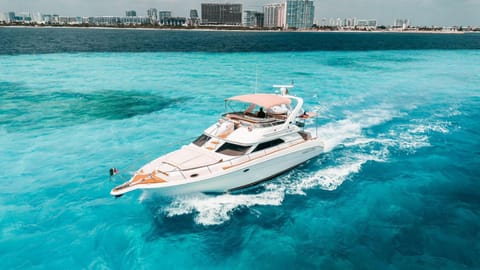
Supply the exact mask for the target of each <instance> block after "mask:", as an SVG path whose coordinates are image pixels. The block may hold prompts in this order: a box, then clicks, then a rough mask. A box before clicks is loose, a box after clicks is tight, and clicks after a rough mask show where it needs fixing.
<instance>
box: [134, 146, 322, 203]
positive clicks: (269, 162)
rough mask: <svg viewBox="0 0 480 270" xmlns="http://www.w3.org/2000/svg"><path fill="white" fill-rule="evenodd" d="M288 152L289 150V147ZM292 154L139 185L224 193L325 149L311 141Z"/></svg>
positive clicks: (162, 191)
mask: <svg viewBox="0 0 480 270" xmlns="http://www.w3.org/2000/svg"><path fill="white" fill-rule="evenodd" d="M286 151H287V150H286ZM288 152H289V153H285V152H284V151H280V152H278V153H274V154H272V155H267V156H265V157H262V158H259V159H257V160H253V161H249V162H246V163H244V164H242V165H238V166H235V167H233V168H229V169H226V170H225V171H224V173H218V174H216V175H212V176H211V177H209V178H207V179H202V180H200V179H199V180H196V181H185V182H183V183H178V184H175V185H170V186H158V187H155V186H153V185H147V186H145V187H141V186H137V189H142V190H144V191H146V192H147V193H152V194H154V195H161V196H173V195H180V194H187V193H198V192H205V193H224V192H229V191H233V190H237V189H241V188H245V187H248V186H252V185H255V184H257V183H259V182H262V181H264V180H268V179H270V178H272V177H274V176H276V175H279V174H281V173H283V172H285V171H287V170H289V169H291V168H293V167H295V166H297V165H299V164H301V163H303V162H305V161H307V160H310V159H312V158H314V157H316V156H318V155H319V154H321V153H322V152H323V146H322V145H321V144H318V142H316V141H315V140H314V141H311V142H307V143H305V144H304V145H302V146H301V147H298V148H296V149H289V150H288Z"/></svg>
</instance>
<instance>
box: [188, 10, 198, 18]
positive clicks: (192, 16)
mask: <svg viewBox="0 0 480 270" xmlns="http://www.w3.org/2000/svg"><path fill="white" fill-rule="evenodd" d="M190 18H191V19H197V18H198V11H197V10H196V9H190Z"/></svg>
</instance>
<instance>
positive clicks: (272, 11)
mask: <svg viewBox="0 0 480 270" xmlns="http://www.w3.org/2000/svg"><path fill="white" fill-rule="evenodd" d="M285 12H286V9H285V3H279V4H268V5H265V6H264V7H263V16H264V23H263V26H264V27H267V28H285V18H286V17H285V16H286V14H285Z"/></svg>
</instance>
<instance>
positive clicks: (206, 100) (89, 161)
mask: <svg viewBox="0 0 480 270" xmlns="http://www.w3.org/2000/svg"><path fill="white" fill-rule="evenodd" d="M352 42H353V43H352ZM362 44H363V45H362ZM382 44H383V45H384V46H383V45H382ZM382 46H383V47H382ZM479 63H480V35H479V34H464V35H461V34H455V35H449V34H436V35H429V34H383V33H377V34H374V33H249V32H216V31H212V32H194V31H144V30H101V29H100V30H94V29H19V28H0V176H1V177H0V183H1V188H0V269H168V268H170V269H479V268H480V256H479V255H480V136H479V135H480V64H479ZM292 80H293V81H294V82H295V85H296V86H295V88H294V89H293V90H292V93H293V94H294V95H298V96H301V97H304V98H305V101H306V107H307V109H308V110H309V111H316V112H318V114H319V120H318V130H315V125H313V124H312V125H311V126H310V127H309V129H310V130H312V132H318V135H319V136H320V137H321V138H323V139H324V141H325V146H326V149H325V153H323V154H322V155H320V156H319V157H318V158H316V159H313V160H311V161H309V162H307V163H305V164H303V165H301V166H299V167H296V168H295V169H293V170H291V171H289V172H287V173H285V174H283V175H281V176H278V177H276V178H274V179H272V180H271V181H269V182H265V183H263V184H261V185H259V186H257V187H255V188H252V189H249V190H246V191H243V192H240V193H235V194H223V195H205V194H191V195H185V196H178V197H173V198H151V197H149V196H146V195H144V194H142V192H140V191H138V192H133V193H129V194H127V195H125V196H123V197H121V198H117V199H115V198H113V197H111V196H110V195H109V192H110V190H111V189H112V188H113V187H114V186H116V185H118V184H120V183H122V182H123V181H124V180H127V179H128V177H129V176H130V175H131V174H132V173H133V172H134V171H135V170H137V169H138V168H139V167H141V166H142V165H143V164H145V163H146V162H148V161H150V160H152V159H154V158H155V157H157V156H159V155H162V154H165V153H167V152H169V151H172V150H175V149H176V148H178V147H180V146H181V145H183V144H188V143H189V142H190V141H191V140H192V139H193V138H195V137H197V136H198V135H199V134H201V132H202V131H203V130H204V129H205V128H206V127H208V126H209V125H210V124H212V123H214V122H215V121H216V120H217V118H218V117H219V115H220V114H221V113H223V112H224V110H225V108H224V104H223V100H224V98H226V97H229V96H232V95H238V94H244V93H251V92H254V91H255V89H257V92H272V91H273V89H272V88H271V86H272V85H273V84H285V83H290V82H291V81H292ZM256 81H258V83H256ZM111 167H116V168H118V169H119V170H120V175H118V176H116V177H115V178H113V179H110V178H109V175H108V170H109V169H110V168H111Z"/></svg>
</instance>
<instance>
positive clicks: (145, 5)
mask: <svg viewBox="0 0 480 270" xmlns="http://www.w3.org/2000/svg"><path fill="white" fill-rule="evenodd" d="M225 2H229V3H241V4H242V5H243V10H258V11H262V8H263V6H264V5H265V4H269V3H279V2H282V1H275V0H260V1H252V0H242V1H200V0H185V1H182V2H181V3H179V2H178V1H174V0H139V1H135V2H134V3H132V1H126V0H117V1H113V0H104V1H101V2H99V1H93V0H83V1H79V0H36V1H33V0H26V1H21V2H20V1H15V2H13V1H8V0H0V12H8V11H15V12H40V13H55V14H60V15H62V16H115V15H122V14H124V13H125V11H126V10H136V11H137V15H139V16H145V15H146V13H147V10H148V9H149V8H156V9H158V10H170V11H172V13H173V15H174V16H183V17H188V16H189V13H190V9H197V10H200V4H201V3H225ZM314 2H315V20H316V21H317V22H319V23H320V22H321V21H322V19H324V18H326V19H330V18H350V17H357V18H363V19H377V20H378V23H379V24H385V25H390V24H392V23H393V20H395V19H398V18H406V19H408V20H409V21H410V22H411V23H412V24H414V25H463V26H468V25H470V26H478V25H480V17H478V15H477V14H478V11H479V10H480V1H476V0H457V1H449V0H396V1H378V0H321V1H318V0H316V1H314Z"/></svg>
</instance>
